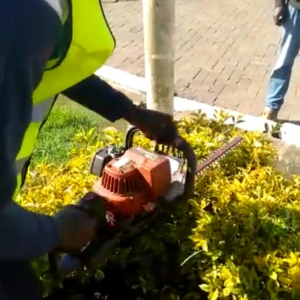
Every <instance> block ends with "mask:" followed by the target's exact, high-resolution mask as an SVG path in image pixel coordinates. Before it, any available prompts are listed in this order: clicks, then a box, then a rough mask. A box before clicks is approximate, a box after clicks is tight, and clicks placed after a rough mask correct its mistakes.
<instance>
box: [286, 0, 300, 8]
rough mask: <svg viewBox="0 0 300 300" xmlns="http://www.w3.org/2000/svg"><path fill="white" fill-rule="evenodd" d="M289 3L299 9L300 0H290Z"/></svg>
mask: <svg viewBox="0 0 300 300" xmlns="http://www.w3.org/2000/svg"><path fill="white" fill-rule="evenodd" d="M289 5H291V6H293V7H294V8H297V9H300V1H299V0H290V1H289Z"/></svg>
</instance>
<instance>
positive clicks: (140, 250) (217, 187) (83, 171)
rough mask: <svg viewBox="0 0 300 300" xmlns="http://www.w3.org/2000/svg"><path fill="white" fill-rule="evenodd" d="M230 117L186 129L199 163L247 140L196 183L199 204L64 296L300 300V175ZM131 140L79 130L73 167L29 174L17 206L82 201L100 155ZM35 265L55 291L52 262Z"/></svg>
mask: <svg viewBox="0 0 300 300" xmlns="http://www.w3.org/2000/svg"><path fill="white" fill-rule="evenodd" d="M227 118H228V116H226V115H224V114H223V113H221V115H220V116H219V117H218V120H217V121H208V120H207V119H206V118H205V117H204V116H203V115H202V114H201V112H199V113H196V114H193V115H191V116H188V117H186V118H184V119H182V120H181V121H179V122H178V126H179V130H180V133H181V134H182V135H183V137H185V138H186V139H187V140H188V141H189V142H190V144H191V145H192V147H193V148H194V149H195V153H196V155H197V157H198V159H199V160H201V159H203V158H205V157H206V156H207V155H209V154H210V153H211V152H212V151H213V150H215V149H217V148H218V147H220V146H221V145H223V144H224V143H226V142H227V141H229V140H230V139H231V138H233V137H235V136H237V135H243V137H244V141H243V143H242V144H240V145H239V146H238V147H237V148H236V149H235V150H233V151H232V152H231V153H229V154H228V155H227V156H226V157H224V158H223V159H222V160H221V161H220V162H219V163H218V164H216V165H214V166H213V167H211V168H210V169H208V170H207V171H205V172H204V173H203V174H200V175H199V176H198V177H197V179H196V186H195V195H194V197H193V198H192V199H189V200H188V201H186V202H181V203H178V204H177V205H176V206H174V207H172V208H171V209H170V210H168V211H165V212H164V213H162V215H161V217H160V219H159V220H158V221H157V222H156V223H155V226H154V227H153V228H152V229H151V230H149V231H148V232H147V233H145V234H144V235H143V236H141V237H139V238H137V239H136V240H135V241H134V243H133V244H131V245H130V246H129V247H128V248H123V249H118V250H117V251H116V253H114V254H112V256H111V257H110V258H109V260H108V261H107V263H106V265H105V266H104V267H103V268H101V270H100V269H99V270H96V272H94V271H93V272H88V275H87V276H85V277H84V279H82V280H81V282H80V283H81V284H79V283H78V282H76V284H75V285H74V284H73V285H71V283H69V285H68V286H66V287H65V291H66V294H64V299H89V300H92V299H120V297H122V299H124V298H125V299H141V300H148V299H161V300H163V299H169V300H179V299H180V300H193V299H195V300H196V299H209V300H217V299H224V300H225V299H226V300H246V299H249V300H250V299H251V300H259V299H263V300H277V299H278V300H279V299H290V300H292V299H295V300H296V299H299V298H300V230H299V229H300V228H299V227H300V212H299V208H300V206H299V201H300V190H299V185H300V177H299V176H296V177H292V178H289V179H286V178H285V177H284V176H283V175H282V174H280V173H278V172H277V171H276V169H275V167H274V162H275V160H276V151H275V149H274V147H273V146H272V143H271V142H270V141H269V140H268V137H267V136H265V135H263V134H261V133H256V132H254V133H253V132H252V133H247V132H241V131H239V130H238V129H236V128H234V127H233V126H229V125H224V122H225V121H226V119H227ZM123 135H124V134H123V133H122V132H118V131H116V129H114V128H112V127H109V128H106V129H105V130H104V131H103V132H102V133H97V132H96V131H94V130H90V131H89V132H79V133H78V134H77V136H76V137H75V147H74V149H73V150H72V151H71V153H70V160H69V161H68V163H66V164H62V165H43V164H40V165H37V166H36V167H35V169H34V170H30V172H29V174H28V176H27V182H26V185H25V187H24V189H23V191H22V193H21V194H20V195H19V196H18V199H17V201H18V202H19V203H20V204H21V205H23V206H24V207H26V208H27V209H30V210H32V211H36V212H40V213H45V214H53V213H55V212H56V211H58V210H59V209H60V208H61V207H62V206H63V205H66V204H69V203H73V202H74V201H76V200H77V199H79V198H80V197H81V196H82V195H83V194H84V193H86V192H87V191H89V190H90V188H91V186H92V183H93V182H94V180H95V177H94V176H93V175H90V174H89V168H88V166H89V163H90V160H91V158H92V156H93V154H94V152H95V151H96V150H97V149H98V148H100V147H102V146H104V145H106V144H109V143H112V142H113V143H121V142H122V138H123ZM139 142H140V143H142V144H143V145H144V146H145V147H148V146H149V142H148V141H146V140H145V139H142V138H141V139H139ZM35 267H36V269H37V272H38V275H39V276H40V278H41V280H42V281H43V283H44V285H45V294H48V293H49V286H50V277H49V274H48V271H47V263H46V262H45V260H44V258H42V259H40V260H37V261H36V262H35ZM75 295H76V297H75ZM68 297H69V298H68ZM56 299H58V298H56Z"/></svg>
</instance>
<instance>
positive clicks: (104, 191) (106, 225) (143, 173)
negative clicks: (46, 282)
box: [49, 127, 242, 279]
mask: <svg viewBox="0 0 300 300" xmlns="http://www.w3.org/2000/svg"><path fill="white" fill-rule="evenodd" d="M137 131H138V129H137V128H136V127H130V128H129V129H128V130H127V132H126V136H125V142H124V146H123V147H117V146H114V145H111V146H108V147H105V148H103V149H101V150H99V151H98V152H97V153H96V154H95V156H94V158H93V161H92V164H91V173H92V174H94V175H97V176H98V178H99V179H98V180H97V181H96V182H95V184H94V187H93V192H89V193H87V194H86V195H85V196H84V197H83V198H82V199H81V200H80V201H79V203H78V207H79V208H80V209H84V210H85V211H87V212H88V213H89V214H90V215H91V216H93V217H95V218H97V220H98V225H99V226H98V231H97V235H96V237H95V238H94V240H92V241H91V242H90V243H88V245H86V247H84V249H81V251H78V252H77V253H72V254H64V255H63V257H62V258H61V259H59V258H58V255H57V254H54V253H51V254H49V262H50V267H51V270H52V271H53V273H54V275H55V276H56V278H60V279H63V278H65V277H67V276H68V275H70V274H72V273H73V272H75V271H77V270H80V269H82V268H83V267H84V266H86V267H88V266H95V267H99V266H101V265H102V264H103V263H104V262H105V261H106V260H107V259H108V258H109V257H110V256H111V255H112V254H113V253H114V251H115V250H116V248H118V247H122V246H125V245H128V244H129V243H130V241H132V239H133V238H136V237H137V236H138V235H139V234H141V233H143V232H144V230H146V229H149V228H150V226H151V225H152V224H153V221H154V220H155V219H156V218H157V217H158V216H159V215H160V212H161V211H162V210H165V209H167V206H168V205H170V204H171V203H174V202H176V201H178V200H187V199H189V198H190V197H191V196H192V195H193V191H194V183H195V176H196V174H198V173H200V172H202V171H203V170H205V169H206V168H208V167H209V166H211V165H212V164H213V163H215V162H217V161H218V160H219V159H221V158H222V157H223V156H224V155H226V154H227V153H228V152H229V151H231V150H232V149H233V148H234V147H235V146H237V145H238V144H239V143H240V142H241V141H242V138H241V137H237V138H235V139H233V140H232V141H231V142H229V143H228V144H226V145H224V146H223V147H222V148H220V149H218V150H216V151H214V152H213V153H212V154H211V155H210V156H209V157H208V158H207V159H205V160H203V161H202V162H201V163H200V164H198V166H197V160H196V156H195V153H194V151H193V150H192V148H191V146H190V145H189V144H188V143H187V142H186V141H185V140H184V139H183V138H182V137H180V136H178V137H177V138H176V140H175V141H174V143H173V145H172V147H167V146H164V145H155V147H154V151H153V152H151V151H149V150H146V149H143V148H141V147H138V146H134V145H133V138H134V135H135V133H136V132H137Z"/></svg>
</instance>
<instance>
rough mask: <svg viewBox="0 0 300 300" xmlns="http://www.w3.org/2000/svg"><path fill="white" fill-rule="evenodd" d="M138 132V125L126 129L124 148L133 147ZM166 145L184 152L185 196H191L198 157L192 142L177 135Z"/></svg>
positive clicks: (156, 146) (157, 146)
mask: <svg viewBox="0 0 300 300" xmlns="http://www.w3.org/2000/svg"><path fill="white" fill-rule="evenodd" d="M137 132H141V131H140V129H139V128H138V127H136V126H132V125H131V126H129V127H128V129H127V130H126V134H125V141H124V148H125V149H126V150H127V149H129V148H132V147H133V139H134V136H135V134H136V133H137ZM163 146H166V147H173V148H174V149H176V150H179V151H180V152H181V153H182V156H183V158H184V159H186V161H187V170H186V178H185V188H184V190H185V191H184V197H186V198H189V197H190V196H192V194H193V192H194V185H195V176H196V169H197V158H196V155H195V152H194V150H193V149H192V147H191V146H190V144H189V143H188V142H187V141H186V140H185V139H184V138H183V137H181V136H179V135H177V136H176V137H175V139H174V141H173V142H172V144H171V145H163ZM158 148H159V145H158V144H156V145H155V151H157V149H158Z"/></svg>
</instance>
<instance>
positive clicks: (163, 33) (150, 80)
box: [143, 0, 175, 115]
mask: <svg viewBox="0 0 300 300" xmlns="http://www.w3.org/2000/svg"><path fill="white" fill-rule="evenodd" d="M143 17H144V47H145V77H146V84H147V108H149V109H154V110H159V111H162V112H166V113H169V114H171V115H173V98H174V62H175V60H174V52H175V51H174V48H175V40H174V34H175V0H143Z"/></svg>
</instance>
